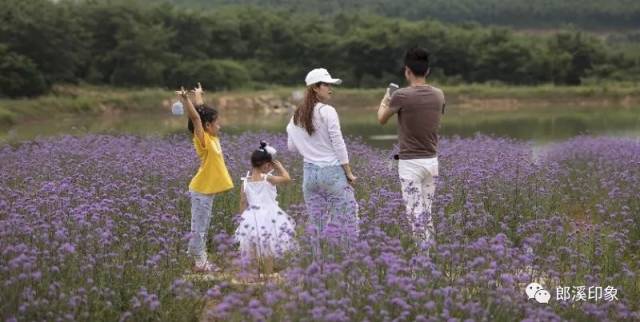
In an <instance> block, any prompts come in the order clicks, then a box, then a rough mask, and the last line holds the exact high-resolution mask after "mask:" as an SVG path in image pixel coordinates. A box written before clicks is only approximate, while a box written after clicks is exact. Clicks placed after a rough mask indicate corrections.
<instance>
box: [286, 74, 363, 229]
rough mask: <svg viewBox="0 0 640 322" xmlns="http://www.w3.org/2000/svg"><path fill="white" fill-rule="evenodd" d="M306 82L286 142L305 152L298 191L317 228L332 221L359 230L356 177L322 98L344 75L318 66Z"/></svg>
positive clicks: (332, 114) (335, 115)
mask: <svg viewBox="0 0 640 322" xmlns="http://www.w3.org/2000/svg"><path fill="white" fill-rule="evenodd" d="M305 82H306V84H307V90H306V92H305V97H304V101H303V103H302V104H301V105H300V106H299V107H298V108H297V109H296V111H295V113H294V115H293V117H292V118H291V121H290V122H289V124H288V125H287V135H288V139H287V143H288V147H289V150H291V151H297V152H299V153H300V154H301V155H302V156H303V157H304V169H303V170H304V179H303V183H302V192H303V195H304V200H305V204H306V207H307V211H308V213H309V216H310V220H311V223H313V224H314V225H315V227H316V228H317V229H318V231H319V232H322V231H324V229H325V228H326V226H327V224H329V223H334V224H335V225H337V226H338V227H340V228H347V229H348V231H351V232H355V234H356V235H357V232H358V204H357V202H356V200H355V196H354V191H353V187H352V185H353V184H354V182H355V181H356V179H357V178H356V176H354V175H353V173H352V172H351V167H350V166H349V155H348V153H347V147H346V145H345V143H344V139H343V137H342V131H341V130H340V120H339V118H338V113H337V112H336V109H335V108H333V106H331V105H328V104H325V102H327V101H328V100H329V99H330V98H331V94H332V91H331V86H332V85H333V84H336V85H339V84H341V83H342V81H341V80H340V79H336V78H332V77H331V75H329V72H327V70H326V69H324V68H317V69H314V70H312V71H310V72H309V73H308V74H307V77H306V78H305Z"/></svg>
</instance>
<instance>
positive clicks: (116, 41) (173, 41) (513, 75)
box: [0, 0, 640, 97]
mask: <svg viewBox="0 0 640 322" xmlns="http://www.w3.org/2000/svg"><path fill="white" fill-rule="evenodd" d="M5 2H7V3H6V4H5V5H3V6H2V7H0V19H2V21H3V22H2V23H1V24H0V95H4V96H10V97H19V96H34V95H39V94H42V93H45V92H46V91H47V90H48V89H49V88H50V86H51V85H52V84H56V83H80V82H82V83H91V84H108V85H114V86H165V87H170V88H175V87H176V86H178V85H179V84H185V85H186V84H194V82H195V81H197V80H201V81H203V82H205V84H207V86H208V87H209V88H211V87H213V88H216V89H231V88H238V87H252V88H256V87H260V86H264V85H265V84H281V85H300V84H302V79H303V78H304V75H305V73H306V72H307V71H308V70H309V69H310V68H313V67H318V66H323V67H326V68H328V69H329V70H330V71H332V73H333V74H335V75H339V76H340V77H341V78H343V79H344V81H345V84H346V85H347V86H350V87H373V86H384V84H385V83H387V82H389V81H400V80H401V78H402V73H401V67H402V55H403V53H404V51H405V50H406V49H407V48H408V47H410V46H412V45H420V46H423V47H426V48H428V49H429V50H430V51H431V52H432V53H433V55H432V56H433V57H432V58H433V59H432V65H433V72H432V77H435V78H438V79H439V80H442V81H447V82H489V81H498V82H504V83H508V84H538V83H548V82H553V83H556V84H580V83H581V81H582V80H583V79H585V78H586V77H594V78H599V79H616V80H637V78H638V76H637V75H639V73H638V72H639V71H640V59H639V57H638V55H635V56H634V55H623V54H620V53H617V52H615V51H613V50H611V49H610V48H608V47H607V46H606V44H605V43H604V42H603V41H601V40H599V39H597V38H594V37H592V36H589V35H586V34H583V33H581V32H578V31H567V32H561V33H558V34H555V35H553V36H546V37H542V36H536V37H532V36H523V35H521V34H517V33H514V32H512V31H510V30H508V29H503V28H487V27H480V26H477V25H468V24H467V25H448V24H443V23H440V22H436V21H408V20H403V19H397V18H386V17H381V16H376V15H368V14H354V13H343V14H337V15H335V16H332V17H330V18H329V17H327V16H322V15H316V14H308V13H292V12H291V11H283V10H265V9H264V8H257V7H241V8H238V7H235V8H227V9H215V10H213V9H212V10H192V9H188V8H182V7H176V6H173V5H171V4H166V3H165V4H149V3H143V2H127V1H117V0H113V1H80V2H78V1H59V2H51V1H47V0H31V1H19V0H5Z"/></svg>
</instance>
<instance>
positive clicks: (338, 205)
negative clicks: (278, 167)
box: [302, 163, 358, 235]
mask: <svg viewBox="0 0 640 322" xmlns="http://www.w3.org/2000/svg"><path fill="white" fill-rule="evenodd" d="M303 170H304V181H303V183H302V193H303V196H304V201H305V205H306V207H307V211H308V212H309V219H310V221H311V224H313V225H314V226H315V227H316V228H317V229H318V231H319V232H322V231H324V229H325V228H326V226H327V225H328V224H329V223H333V224H334V225H337V226H339V227H343V228H347V229H349V230H351V232H355V235H357V234H358V203H357V202H356V198H355V196H354V192H353V188H352V187H351V185H349V183H348V182H347V176H346V175H345V173H344V170H343V169H342V166H339V165H336V166H326V167H320V166H317V165H315V164H311V163H305V164H304V168H303Z"/></svg>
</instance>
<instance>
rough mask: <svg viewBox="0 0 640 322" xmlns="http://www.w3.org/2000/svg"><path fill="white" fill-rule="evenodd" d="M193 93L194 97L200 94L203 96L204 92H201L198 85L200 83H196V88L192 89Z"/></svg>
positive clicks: (200, 87)
mask: <svg viewBox="0 0 640 322" xmlns="http://www.w3.org/2000/svg"><path fill="white" fill-rule="evenodd" d="M193 92H194V93H195V94H196V95H202V94H204V90H202V85H201V84H200V82H198V87H196V88H194V89H193Z"/></svg>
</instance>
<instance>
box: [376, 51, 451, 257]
mask: <svg viewBox="0 0 640 322" xmlns="http://www.w3.org/2000/svg"><path fill="white" fill-rule="evenodd" d="M428 74H429V53H428V52H427V51H426V50H424V49H422V48H411V49H409V50H408V51H407V53H406V55H405V70H404V76H405V78H406V79H407V81H408V82H409V87H405V88H402V89H398V90H397V91H395V92H394V93H393V94H392V95H389V91H388V90H387V93H386V94H385V96H384V98H383V99H382V102H380V108H379V109H378V121H379V122H380V124H383V125H384V124H385V123H387V121H388V120H389V118H391V116H392V115H393V114H395V113H397V114H398V131H399V133H398V134H399V135H398V141H399V142H398V143H399V145H400V153H399V155H398V156H399V159H400V161H399V162H398V175H399V177H400V183H401V186H402V198H403V199H404V202H405V206H406V211H407V215H408V216H409V218H408V219H409V222H411V224H412V229H413V234H414V236H415V237H417V238H419V239H421V240H423V241H426V242H428V244H427V246H428V245H429V243H431V242H433V241H434V234H435V232H434V228H433V221H432V220H431V203H432V201H433V197H434V195H435V189H436V187H435V177H437V176H438V157H437V154H438V129H439V128H440V116H441V115H442V113H443V112H444V105H445V100H444V94H443V93H442V90H440V89H439V88H436V87H433V86H431V85H428V84H427V82H426V77H427V75H428Z"/></svg>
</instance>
